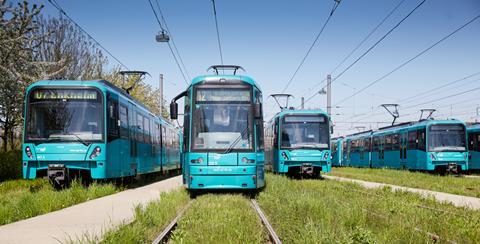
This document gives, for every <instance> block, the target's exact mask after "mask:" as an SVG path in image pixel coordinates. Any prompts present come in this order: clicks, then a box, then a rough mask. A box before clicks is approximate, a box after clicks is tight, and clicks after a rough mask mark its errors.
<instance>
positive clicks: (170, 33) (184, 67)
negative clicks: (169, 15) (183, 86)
mask: <svg viewBox="0 0 480 244" xmlns="http://www.w3.org/2000/svg"><path fill="white" fill-rule="evenodd" d="M159 1H160V0H155V3H156V5H157V8H158V12H159V13H160V17H161V18H162V21H163V24H164V25H165V29H166V30H167V33H168V35H169V36H170V40H171V41H172V46H173V49H174V50H175V52H176V53H177V56H178V59H179V60H180V64H181V65H182V68H183V70H184V71H185V74H186V75H187V78H188V80H191V77H190V73H189V72H188V69H187V67H186V66H185V63H184V62H183V59H182V56H181V55H180V52H179V51H178V48H177V44H175V40H174V39H173V34H172V32H171V31H170V29H169V28H168V24H167V20H166V18H165V17H164V15H163V11H162V8H161V7H160V4H159Z"/></svg>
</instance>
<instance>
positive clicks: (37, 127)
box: [23, 80, 181, 186]
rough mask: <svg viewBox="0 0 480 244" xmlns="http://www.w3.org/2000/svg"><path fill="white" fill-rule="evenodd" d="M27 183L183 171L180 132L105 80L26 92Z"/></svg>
mask: <svg viewBox="0 0 480 244" xmlns="http://www.w3.org/2000/svg"><path fill="white" fill-rule="evenodd" d="M24 117H25V120H24V121H25V122H24V128H23V129H24V133H23V134H24V138H23V177H24V178H25V179H34V178H37V177H49V178H50V179H51V180H52V181H53V182H54V183H55V184H57V185H60V186H61V185H65V184H68V182H69V180H70V179H72V178H73V177H77V176H79V177H82V179H112V178H120V177H129V176H136V175H141V174H147V173H154V172H162V171H167V170H174V169H180V167H181V162H180V153H181V152H180V150H181V148H180V131H179V130H177V129H176V128H175V127H174V126H173V125H171V124H170V123H168V122H167V121H165V120H163V119H162V118H160V117H158V116H156V115H154V114H153V113H152V112H150V111H149V110H148V109H147V108H146V107H145V106H144V105H142V104H141V103H139V102H138V101H136V100H135V99H133V98H132V97H131V96H130V95H129V94H127V93H126V92H125V91H124V90H123V89H120V88H118V87H116V86H114V85H113V84H111V83H109V82H107V81H105V80H97V81H53V80H49V81H38V82H36V83H34V84H32V85H30V86H29V87H28V88H27V90H26V96H25V111H24Z"/></svg>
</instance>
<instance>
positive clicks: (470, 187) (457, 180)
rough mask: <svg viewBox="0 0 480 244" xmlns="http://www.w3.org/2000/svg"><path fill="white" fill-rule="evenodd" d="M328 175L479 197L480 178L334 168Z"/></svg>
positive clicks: (392, 170)
mask: <svg viewBox="0 0 480 244" xmlns="http://www.w3.org/2000/svg"><path fill="white" fill-rule="evenodd" d="M330 174H332V175H334V176H339V177H345V178H352V179H359V180H366V181H373V182H380V183H387V184H393V185H399V186H407V187H413V188H420V189H427V190H433V191H440V192H447V193H452V194H458V195H465V196H472V197H480V178H465V177H457V176H452V175H448V176H440V175H433V174H428V173H421V172H410V171H405V170H394V169H369V168H334V169H333V170H332V172H331V173H330Z"/></svg>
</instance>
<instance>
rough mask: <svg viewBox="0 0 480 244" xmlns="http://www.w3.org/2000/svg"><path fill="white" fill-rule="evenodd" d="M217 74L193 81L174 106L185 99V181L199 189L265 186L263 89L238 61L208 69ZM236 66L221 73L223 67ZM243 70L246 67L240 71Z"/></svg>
mask: <svg viewBox="0 0 480 244" xmlns="http://www.w3.org/2000/svg"><path fill="white" fill-rule="evenodd" d="M209 69H213V70H214V71H215V74H213V75H203V76H199V77H196V78H194V79H193V80H192V82H191V84H190V85H189V86H188V88H187V89H186V90H185V91H184V92H182V93H180V94H179V95H178V96H176V97H175V98H174V99H173V100H172V102H171V104H170V116H171V118H172V119H177V117H178V103H177V101H178V100H179V99H181V98H182V97H184V101H185V102H184V106H185V107H184V115H183V124H184V128H183V151H184V154H183V166H184V168H183V181H184V184H185V185H186V187H187V189H189V190H190V192H192V193H194V192H196V191H199V190H218V189H227V190H249V191H250V190H253V191H255V190H256V189H259V188H262V187H263V186H265V175H264V174H265V172H264V138H263V112H262V91H261V89H260V87H259V86H258V84H257V83H256V82H255V81H254V80H253V79H251V78H250V77H247V76H242V75H237V74H236V71H237V70H238V69H242V68H241V67H240V66H235V65H215V66H212V67H210V68H209ZM229 69H230V70H233V75H231V74H229V75H223V74H222V75H221V74H219V70H223V71H224V70H229ZM242 70H243V69H242Z"/></svg>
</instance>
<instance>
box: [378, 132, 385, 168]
mask: <svg viewBox="0 0 480 244" xmlns="http://www.w3.org/2000/svg"><path fill="white" fill-rule="evenodd" d="M378 165H379V167H381V168H383V167H385V136H381V137H380V143H379V148H378Z"/></svg>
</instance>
